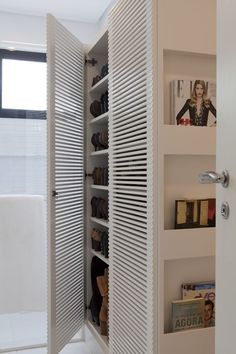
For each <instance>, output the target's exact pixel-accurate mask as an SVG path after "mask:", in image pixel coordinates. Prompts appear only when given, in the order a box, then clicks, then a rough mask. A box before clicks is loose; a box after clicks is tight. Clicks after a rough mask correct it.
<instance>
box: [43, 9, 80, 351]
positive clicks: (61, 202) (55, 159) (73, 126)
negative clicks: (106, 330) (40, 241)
mask: <svg viewBox="0 0 236 354" xmlns="http://www.w3.org/2000/svg"><path fill="white" fill-rule="evenodd" d="M47 62H48V93H49V95H48V158H49V163H48V168H49V181H48V184H49V196H48V221H49V223H48V233H49V250H48V256H49V306H48V307H49V313H48V315H49V318H48V329H49V338H48V342H49V344H48V345H49V347H48V353H49V354H57V353H59V352H60V350H61V349H62V348H63V347H64V346H65V345H66V344H67V343H68V342H69V341H70V339H71V338H72V337H73V336H74V335H75V334H76V332H77V331H78V330H79V329H80V328H81V326H82V325H83V323H84V217H83V214H84V167H83V160H84V157H83V155H84V153H83V151H84V147H83V134H84V131H83V125H84V123H83V118H84V116H83V106H84V102H83V92H84V87H83V86H84V83H83V81H84V74H83V69H84V54H83V47H82V45H81V43H80V42H79V41H78V39H77V38H75V37H74V36H73V35H72V34H71V33H70V32H68V31H67V30H66V29H65V28H64V27H63V26H62V25H61V24H60V23H58V22H57V21H56V19H55V18H54V17H53V16H51V15H48V61H47ZM53 195H55V196H53Z"/></svg>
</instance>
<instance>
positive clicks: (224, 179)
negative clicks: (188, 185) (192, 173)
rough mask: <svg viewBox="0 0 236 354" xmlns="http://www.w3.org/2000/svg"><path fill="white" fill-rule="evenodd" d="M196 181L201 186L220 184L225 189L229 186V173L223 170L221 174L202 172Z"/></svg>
mask: <svg viewBox="0 0 236 354" xmlns="http://www.w3.org/2000/svg"><path fill="white" fill-rule="evenodd" d="M198 181H199V182H200V183H203V184H208V183H221V184H222V186H223V187H225V188H227V187H228V185H229V173H228V171H227V170H224V171H223V172H222V173H221V174H219V173H217V172H215V171H204V172H202V173H200V174H199V176H198Z"/></svg>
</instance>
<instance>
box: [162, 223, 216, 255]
mask: <svg viewBox="0 0 236 354" xmlns="http://www.w3.org/2000/svg"><path fill="white" fill-rule="evenodd" d="M161 249H162V250H163V253H162V254H163V256H162V257H163V259H164V260H171V259H184V258H192V257H211V256H215V228H214V227H206V228H195V229H178V230H165V231H164V232H163V234H162V237H161Z"/></svg>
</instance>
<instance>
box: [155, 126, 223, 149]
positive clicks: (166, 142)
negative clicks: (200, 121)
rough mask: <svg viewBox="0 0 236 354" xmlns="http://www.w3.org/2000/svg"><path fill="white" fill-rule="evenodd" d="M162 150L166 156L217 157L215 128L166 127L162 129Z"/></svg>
mask: <svg viewBox="0 0 236 354" xmlns="http://www.w3.org/2000/svg"><path fill="white" fill-rule="evenodd" d="M160 139H161V150H162V151H163V154H166V155H215V153H216V129H215V127H183V126H177V125H164V126H163V127H162V128H161V134H160Z"/></svg>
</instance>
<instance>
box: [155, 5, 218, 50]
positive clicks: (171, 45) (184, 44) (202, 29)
mask: <svg viewBox="0 0 236 354" xmlns="http://www.w3.org/2000/svg"><path fill="white" fill-rule="evenodd" d="M158 20H159V28H160V29H161V33H160V37H159V40H161V42H162V43H161V45H162V47H163V48H165V49H172V50H183V51H190V52H200V53H208V54H215V53H216V1H215V0H207V1H206V0H197V1H196V0H159V19H158Z"/></svg>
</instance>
